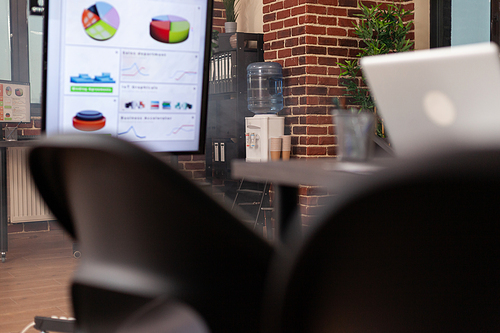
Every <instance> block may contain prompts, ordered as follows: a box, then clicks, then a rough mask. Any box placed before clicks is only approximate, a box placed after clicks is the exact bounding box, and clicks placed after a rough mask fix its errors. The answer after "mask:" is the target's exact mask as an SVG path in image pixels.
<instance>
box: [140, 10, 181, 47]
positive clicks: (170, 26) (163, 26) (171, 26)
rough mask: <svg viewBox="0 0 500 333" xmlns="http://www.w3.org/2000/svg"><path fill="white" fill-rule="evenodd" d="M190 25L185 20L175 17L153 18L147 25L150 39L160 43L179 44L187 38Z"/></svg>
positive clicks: (162, 16) (161, 16)
mask: <svg viewBox="0 0 500 333" xmlns="http://www.w3.org/2000/svg"><path fill="white" fill-rule="evenodd" d="M189 29H190V24H189V22H188V21H186V19H184V18H182V17H179V16H175V15H160V16H156V17H153V19H152V20H151V23H150V24H149V34H150V35H151V37H152V38H153V39H155V40H157V41H159V42H162V43H169V44H173V43H181V42H183V41H185V40H186V39H187V38H188V37H189Z"/></svg>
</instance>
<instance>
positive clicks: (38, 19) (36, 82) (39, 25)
mask: <svg viewBox="0 0 500 333" xmlns="http://www.w3.org/2000/svg"><path fill="white" fill-rule="evenodd" d="M28 29H29V37H28V38H29V58H30V59H29V66H30V67H29V68H30V84H31V103H40V101H41V96H42V60H43V59H42V58H43V51H42V50H43V16H37V15H29V9H28Z"/></svg>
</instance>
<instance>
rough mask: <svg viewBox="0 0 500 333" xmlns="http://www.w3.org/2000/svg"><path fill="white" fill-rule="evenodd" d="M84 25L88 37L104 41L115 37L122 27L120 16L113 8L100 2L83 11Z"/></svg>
mask: <svg viewBox="0 0 500 333" xmlns="http://www.w3.org/2000/svg"><path fill="white" fill-rule="evenodd" d="M82 24H83V27H84V29H85V32H86V33H87V35H89V36H90V37H92V38H93V39H95V40H98V41H104V40H107V39H110V38H111V37H113V36H114V35H115V33H116V31H117V30H118V27H119V26H120V16H119V15H118V12H117V11H116V9H115V8H114V7H113V6H111V5H110V4H108V3H106V2H102V1H99V2H96V3H95V5H92V6H90V7H89V8H87V9H85V10H84V11H83V14H82Z"/></svg>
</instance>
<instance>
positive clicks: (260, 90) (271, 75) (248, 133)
mask: <svg viewBox="0 0 500 333" xmlns="http://www.w3.org/2000/svg"><path fill="white" fill-rule="evenodd" d="M247 92H248V109H249V110H250V111H252V112H253V113H254V114H255V116H253V117H246V118H245V139H246V160H247V161H249V162H265V161H268V160H269V159H270V155H269V139H270V138H273V137H278V138H279V137H281V136H282V135H283V134H284V129H285V118H284V117H281V116H278V115H276V113H278V112H279V111H281V110H282V109H283V71H282V68H281V65H280V64H278V63H275V62H256V63H253V64H250V65H249V66H248V67H247Z"/></svg>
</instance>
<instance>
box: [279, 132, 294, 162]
mask: <svg viewBox="0 0 500 333" xmlns="http://www.w3.org/2000/svg"><path fill="white" fill-rule="evenodd" d="M281 139H282V141H283V144H282V147H281V156H282V158H283V160H285V161H288V160H289V159H290V150H291V148H292V137H291V136H290V135H283V136H282V137H281Z"/></svg>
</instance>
